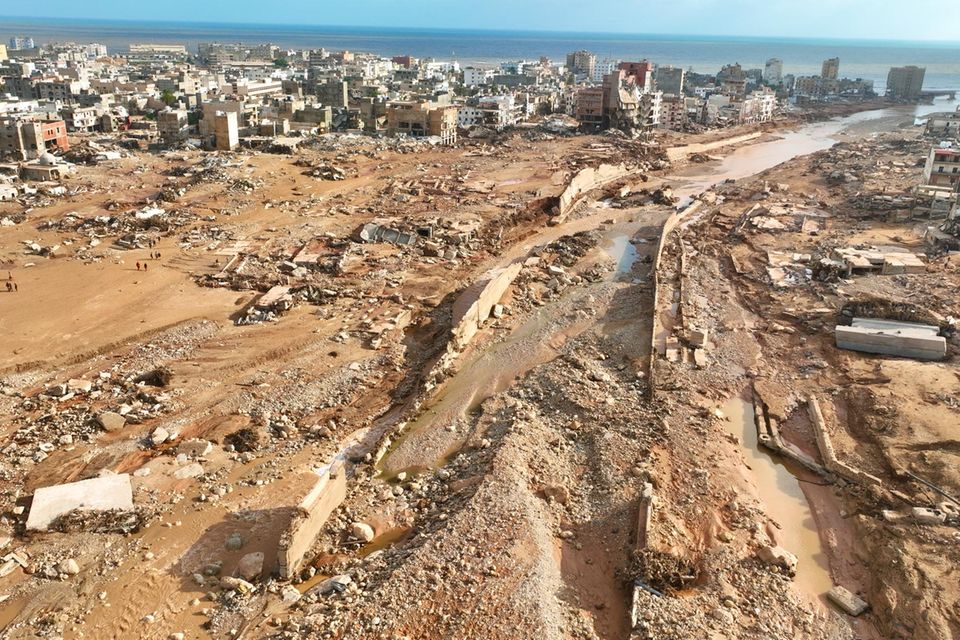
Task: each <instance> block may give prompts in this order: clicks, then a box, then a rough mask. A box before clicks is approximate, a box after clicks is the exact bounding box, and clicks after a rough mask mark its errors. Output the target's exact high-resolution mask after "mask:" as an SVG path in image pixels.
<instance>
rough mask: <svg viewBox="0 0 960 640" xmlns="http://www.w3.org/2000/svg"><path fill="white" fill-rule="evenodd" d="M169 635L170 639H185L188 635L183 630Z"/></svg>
mask: <svg viewBox="0 0 960 640" xmlns="http://www.w3.org/2000/svg"><path fill="white" fill-rule="evenodd" d="M169 637H170V640H183V639H184V638H186V637H187V636H186V634H184V633H183V631H177V632H175V633H171V634H170V636H169Z"/></svg>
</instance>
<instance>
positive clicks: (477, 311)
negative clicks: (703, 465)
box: [452, 262, 523, 349]
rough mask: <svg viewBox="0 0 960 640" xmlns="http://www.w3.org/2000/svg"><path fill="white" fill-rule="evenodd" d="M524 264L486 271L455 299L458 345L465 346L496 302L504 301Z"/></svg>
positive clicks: (458, 347)
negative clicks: (504, 296)
mask: <svg viewBox="0 0 960 640" xmlns="http://www.w3.org/2000/svg"><path fill="white" fill-rule="evenodd" d="M522 267H523V265H522V264H521V263H519V262H514V263H513V264H511V265H508V266H506V267H502V268H500V269H493V270H491V271H488V272H487V273H485V274H484V275H483V276H482V277H481V278H480V279H479V280H477V281H476V282H474V283H473V284H472V285H470V286H469V287H467V289H466V290H465V291H464V292H463V293H462V294H460V297H459V298H457V301H456V302H454V303H453V329H452V332H453V341H454V344H455V345H456V347H457V349H463V348H464V347H465V346H467V344H469V342H470V340H471V339H472V338H473V336H475V335H476V333H477V331H479V330H480V325H482V324H483V322H484V321H485V320H486V319H487V318H489V317H490V313H491V312H492V311H493V306H494V305H495V304H497V303H498V302H500V298H502V297H503V294H504V293H506V291H507V288H508V287H509V286H510V285H511V284H513V281H514V280H516V278H517V275H519V273H520V269H521V268H522Z"/></svg>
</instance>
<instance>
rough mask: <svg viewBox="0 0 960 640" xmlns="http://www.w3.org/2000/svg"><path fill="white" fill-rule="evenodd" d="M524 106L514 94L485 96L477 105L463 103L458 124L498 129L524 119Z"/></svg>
mask: <svg viewBox="0 0 960 640" xmlns="http://www.w3.org/2000/svg"><path fill="white" fill-rule="evenodd" d="M523 116H524V107H523V105H522V104H518V103H517V101H516V99H515V98H514V97H513V96H512V95H504V96H485V97H482V98H480V100H479V101H478V103H477V104H476V105H463V106H461V107H460V111H459V112H458V113H457V126H458V127H461V128H464V129H465V128H468V127H473V126H483V127H488V128H490V129H494V130H496V131H503V130H504V129H506V128H507V127H512V126H515V125H516V124H517V123H518V122H520V121H521V120H522V119H523Z"/></svg>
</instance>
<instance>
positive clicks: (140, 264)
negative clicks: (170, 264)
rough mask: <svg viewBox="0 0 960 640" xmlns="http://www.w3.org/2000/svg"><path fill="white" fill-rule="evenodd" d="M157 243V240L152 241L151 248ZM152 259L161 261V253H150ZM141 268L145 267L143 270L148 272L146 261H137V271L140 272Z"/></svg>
mask: <svg viewBox="0 0 960 640" xmlns="http://www.w3.org/2000/svg"><path fill="white" fill-rule="evenodd" d="M155 243H156V240H152V241H151V242H150V246H151V247H152V246H153V245H154V244H155ZM150 259H151V260H159V259H160V252H159V251H151V252H150ZM140 267H143V270H144V271H146V270H147V261H146V260H144V261H143V262H140V261H139V260H137V271H140Z"/></svg>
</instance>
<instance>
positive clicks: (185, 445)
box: [177, 438, 213, 458]
mask: <svg viewBox="0 0 960 640" xmlns="http://www.w3.org/2000/svg"><path fill="white" fill-rule="evenodd" d="M212 450H213V443H212V442H209V441H207V440H203V439H201V438H190V439H189V440H184V441H183V442H181V443H180V444H179V445H177V453H179V454H182V455H186V456H192V457H194V458H199V457H202V456H205V455H207V454H208V453H210V452H211V451H212Z"/></svg>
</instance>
